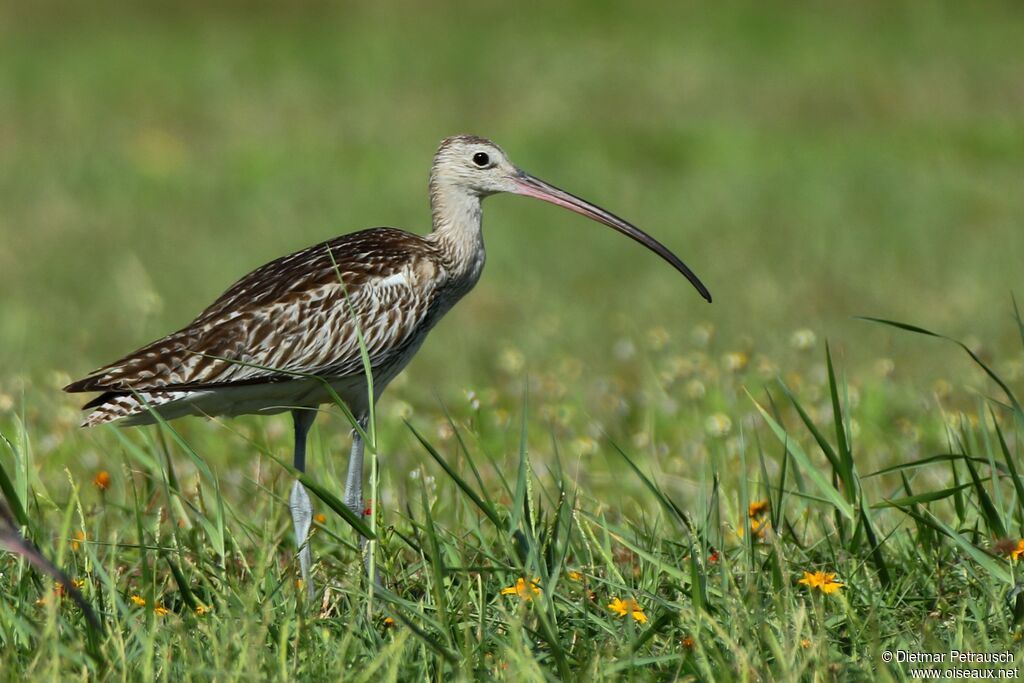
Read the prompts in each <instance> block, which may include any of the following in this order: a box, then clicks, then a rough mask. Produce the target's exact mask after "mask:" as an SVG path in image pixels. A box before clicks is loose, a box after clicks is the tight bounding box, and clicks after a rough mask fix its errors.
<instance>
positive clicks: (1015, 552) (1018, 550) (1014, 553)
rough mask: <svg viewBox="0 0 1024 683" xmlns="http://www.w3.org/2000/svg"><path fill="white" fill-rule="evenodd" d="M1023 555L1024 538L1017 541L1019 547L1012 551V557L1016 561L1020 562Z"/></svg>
mask: <svg viewBox="0 0 1024 683" xmlns="http://www.w3.org/2000/svg"><path fill="white" fill-rule="evenodd" d="M1021 555H1024V538H1022V539H1020V540H1019V541H1017V547H1016V548H1014V549H1013V550H1011V551H1010V557H1012V558H1013V559H1014V560H1019V559H1020V556H1021Z"/></svg>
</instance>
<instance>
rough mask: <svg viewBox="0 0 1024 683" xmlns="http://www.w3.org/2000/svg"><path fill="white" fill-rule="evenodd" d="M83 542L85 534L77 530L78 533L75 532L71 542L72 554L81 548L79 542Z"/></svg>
mask: <svg viewBox="0 0 1024 683" xmlns="http://www.w3.org/2000/svg"><path fill="white" fill-rule="evenodd" d="M84 540H85V532H84V531H82V530H81V529H79V530H78V531H76V532H75V536H74V538H73V539H72V541H71V550H73V551H74V552H76V553H77V552H78V551H79V550H80V549H81V548H82V544H81V543H80V541H84Z"/></svg>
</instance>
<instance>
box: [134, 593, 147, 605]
mask: <svg viewBox="0 0 1024 683" xmlns="http://www.w3.org/2000/svg"><path fill="white" fill-rule="evenodd" d="M131 601H132V602H134V603H135V604H136V605H138V606H139V607H145V606H146V599H145V598H144V597H142V596H141V595H133V596H132V597H131Z"/></svg>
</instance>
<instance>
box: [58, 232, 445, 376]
mask: <svg viewBox="0 0 1024 683" xmlns="http://www.w3.org/2000/svg"><path fill="white" fill-rule="evenodd" d="M441 268H442V266H441V260H440V258H439V255H438V252H437V250H436V248H435V247H434V246H433V245H432V244H431V243H430V242H427V241H426V240H424V239H423V238H422V237H419V236H417V235H412V234H410V233H406V232H403V231H401V230H393V229H390V228H376V229H373V230H364V231H362V232H357V233H352V234H350V235H345V236H343V237H339V238H337V239H335V240H331V241H330V242H323V243H321V244H317V245H314V246H312V247H309V248H308V249H304V250H302V251H299V252H296V253H294V254H291V255H289V256H284V257H282V258H279V259H277V260H276V261H272V262H270V263H268V264H267V265H265V266H263V267H261V268H259V269H257V270H255V271H253V272H252V273H250V274H249V275H246V276H245V277H243V278H242V279H241V280H239V281H238V282H236V283H235V284H234V285H232V286H231V288H229V289H228V290H227V291H226V292H225V293H224V294H222V295H221V296H220V298H218V299H217V301H215V302H214V303H213V304H212V305H211V306H210V307H208V308H207V309H206V310H205V311H203V312H202V313H201V314H199V316H198V317H197V318H196V319H195V320H193V321H192V322H191V323H190V324H189V325H188V326H187V327H185V328H183V329H181V330H179V331H177V332H175V333H173V334H170V335H168V336H166V337H164V338H163V339H160V340H157V341H155V342H153V343H152V344H149V345H147V346H145V347H143V348H141V349H139V350H138V351H136V352H134V353H132V354H130V355H128V356H126V357H125V358H122V359H121V360H119V361H117V362H115V363H112V364H110V365H107V366H105V367H102V368H100V369H98V370H96V371H94V372H92V373H91V374H90V375H89V376H88V377H86V378H84V379H82V380H79V381H77V382H74V383H72V384H70V385H68V386H67V387H65V390H66V391H69V392H79V391H114V392H129V391H149V390H155V389H199V388H207V387H214V386H224V385H229V384H248V383H257V382H273V381H282V380H286V379H294V378H296V377H297V376H302V375H318V376H324V377H344V376H346V375H352V374H358V373H360V372H362V357H361V353H360V346H359V334H358V331H361V332H362V336H363V339H364V340H365V344H366V349H367V352H368V354H369V357H370V362H371V366H373V367H376V366H378V365H380V364H383V363H386V362H387V360H388V358H389V356H390V354H393V353H400V352H401V351H402V350H403V349H404V345H405V344H407V343H410V341H411V339H412V337H413V336H414V333H415V331H416V330H417V329H418V327H419V325H420V324H421V323H422V322H423V320H424V318H425V317H426V316H427V314H428V312H429V310H430V307H431V305H432V304H433V302H434V300H435V294H436V291H437V288H436V285H437V283H438V281H439V279H440V278H439V277H438V276H439V275H440V274H441V273H440V272H439V270H440V269H441Z"/></svg>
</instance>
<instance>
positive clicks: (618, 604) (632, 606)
mask: <svg viewBox="0 0 1024 683" xmlns="http://www.w3.org/2000/svg"><path fill="white" fill-rule="evenodd" d="M608 609H610V610H611V611H613V612H615V613H616V614H618V615H619V616H620V617H624V616H626V615H627V614H632V615H633V618H634V619H635V620H636V621H637V622H638V623H641V624H646V623H647V615H646V614H644V608H643V607H642V606H641V605H640V603H639V602H637V601H636V600H634V599H633V598H627V599H626V600H620V599H619V598H612V601H611V604H609V605H608Z"/></svg>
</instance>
